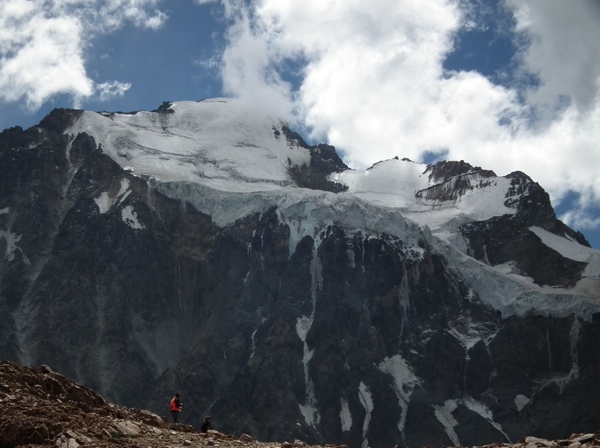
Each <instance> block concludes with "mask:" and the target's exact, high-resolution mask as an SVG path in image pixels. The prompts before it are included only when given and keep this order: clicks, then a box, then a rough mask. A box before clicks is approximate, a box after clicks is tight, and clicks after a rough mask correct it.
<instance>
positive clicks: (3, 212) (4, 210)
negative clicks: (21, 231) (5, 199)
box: [0, 207, 10, 215]
mask: <svg viewBox="0 0 600 448" xmlns="http://www.w3.org/2000/svg"><path fill="white" fill-rule="evenodd" d="M9 210H10V208H9V207H4V208H0V215H6V214H8V212H9Z"/></svg>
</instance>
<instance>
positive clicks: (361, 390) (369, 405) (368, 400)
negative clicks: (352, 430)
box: [358, 381, 374, 448]
mask: <svg viewBox="0 0 600 448" xmlns="http://www.w3.org/2000/svg"><path fill="white" fill-rule="evenodd" d="M358 400H359V401H360V404H361V405H362V407H363V408H364V409H365V420H364V422H363V432H362V437H363V442H362V445H361V448H367V447H368V446H369V440H368V439H367V432H368V430H369V424H370V423H371V415H372V413H373V409H374V407H373V396H372V395H371V391H370V390H369V388H368V387H367V385H366V384H365V383H363V382H362V381H361V382H360V384H359V386H358Z"/></svg>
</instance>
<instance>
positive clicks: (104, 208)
mask: <svg viewBox="0 0 600 448" xmlns="http://www.w3.org/2000/svg"><path fill="white" fill-rule="evenodd" d="M130 193H131V190H129V179H121V187H120V188H119V191H118V192H117V194H116V196H114V197H112V196H111V195H110V194H109V193H108V192H106V191H103V192H102V193H101V194H100V196H98V197H97V198H95V199H94V202H95V203H96V205H97V206H98V212H99V213H100V214H104V213H108V211H109V210H110V208H111V207H112V206H113V205H115V204H117V205H118V204H121V203H122V202H123V201H124V200H125V199H126V198H127V196H129V194H130Z"/></svg>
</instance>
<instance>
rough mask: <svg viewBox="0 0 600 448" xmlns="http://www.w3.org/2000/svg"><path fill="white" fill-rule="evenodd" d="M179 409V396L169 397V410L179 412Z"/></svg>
mask: <svg viewBox="0 0 600 448" xmlns="http://www.w3.org/2000/svg"><path fill="white" fill-rule="evenodd" d="M180 411H181V402H180V401H179V398H177V397H173V398H172V399H171V412H180Z"/></svg>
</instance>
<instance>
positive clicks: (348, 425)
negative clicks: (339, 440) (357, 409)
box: [340, 398, 352, 432]
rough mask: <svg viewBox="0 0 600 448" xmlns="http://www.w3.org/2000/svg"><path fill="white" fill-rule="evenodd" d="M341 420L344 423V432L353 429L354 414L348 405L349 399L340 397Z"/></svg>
mask: <svg viewBox="0 0 600 448" xmlns="http://www.w3.org/2000/svg"><path fill="white" fill-rule="evenodd" d="M340 421H341V423H342V432H343V431H350V429H352V414H351V413H350V407H349V406H348V400H346V399H345V398H340Z"/></svg>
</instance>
